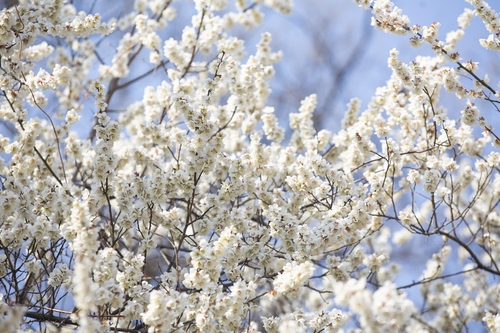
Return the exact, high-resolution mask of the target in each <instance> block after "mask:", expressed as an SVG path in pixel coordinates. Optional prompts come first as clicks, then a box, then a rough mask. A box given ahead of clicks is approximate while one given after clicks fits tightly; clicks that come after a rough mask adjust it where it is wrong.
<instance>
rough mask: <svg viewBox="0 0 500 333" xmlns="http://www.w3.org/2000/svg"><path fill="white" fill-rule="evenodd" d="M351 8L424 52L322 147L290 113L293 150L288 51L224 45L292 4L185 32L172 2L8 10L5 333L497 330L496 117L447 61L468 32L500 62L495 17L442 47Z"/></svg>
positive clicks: (432, 35) (199, 3) (198, 6)
mask: <svg viewBox="0 0 500 333" xmlns="http://www.w3.org/2000/svg"><path fill="white" fill-rule="evenodd" d="M354 2H355V3H356V4H358V5H359V6H361V7H362V8H365V9H371V11H372V14H373V18H372V24H373V25H374V26H375V27H377V28H379V29H382V30H383V31H385V32H388V33H394V34H397V35H403V34H404V35H413V36H412V37H411V40H410V41H411V44H412V45H414V46H419V45H426V44H427V45H428V46H430V48H431V49H432V50H434V55H433V56H428V57H417V58H416V59H415V60H414V61H412V62H410V63H404V62H402V61H401V60H400V59H399V58H398V57H399V52H398V51H397V50H395V49H393V50H391V51H390V53H389V58H388V66H389V68H390V69H391V70H392V75H391V77H390V78H389V79H388V81H387V83H386V85H385V86H383V87H380V88H378V89H377V90H376V92H375V94H374V96H373V98H372V99H371V100H370V102H369V103H368V105H367V106H366V107H365V108H364V109H363V108H362V102H361V101H360V100H359V99H357V98H353V99H352V100H351V101H350V102H349V104H348V105H347V106H346V110H345V113H344V117H343V119H342V121H341V125H342V128H341V130H340V131H338V132H336V133H333V132H331V131H329V130H326V129H322V130H317V129H316V127H315V124H314V121H313V115H314V112H315V109H316V106H317V96H316V95H315V94H311V95H309V96H304V98H303V101H302V102H301V105H298V106H297V112H294V113H291V114H290V115H289V119H288V127H289V128H290V129H291V136H290V137H287V136H286V129H285V128H286V127H287V126H283V124H282V120H281V119H280V118H279V117H278V116H277V114H275V111H276V109H277V108H278V107H279V106H275V107H272V106H270V105H269V102H268V97H269V95H270V94H271V87H270V79H271V78H272V77H273V76H274V74H275V68H274V65H275V64H276V63H277V62H278V61H279V60H280V59H281V58H282V56H283V54H282V53H281V52H279V51H276V50H273V48H272V35H271V34H270V33H268V32H264V33H262V34H261V35H260V40H259V41H258V43H257V45H256V47H255V52H253V54H247V53H246V48H245V41H244V40H242V39H240V38H238V37H237V36H236V34H234V30H232V28H233V27H236V26H241V27H244V28H246V29H252V28H254V27H256V26H258V25H259V24H260V23H261V22H262V20H263V19H264V15H263V10H264V8H265V7H269V8H270V9H272V10H275V11H277V12H279V13H281V14H288V13H290V12H291V11H292V9H293V2H292V1H290V0H265V1H255V2H250V1H245V0H238V1H235V3H234V5H232V4H230V3H229V2H228V1H223V0H196V1H194V3H192V2H188V3H185V4H183V5H187V6H190V8H191V10H192V13H193V15H192V17H190V18H189V20H187V21H186V22H183V21H182V20H181V19H182V15H184V14H183V12H181V11H179V10H178V7H176V6H177V5H178V3H176V2H174V1H170V0H150V1H147V0H136V1H135V2H134V7H133V9H131V10H130V12H124V13H121V14H120V15H119V17H117V18H111V19H109V20H108V22H102V20H103V19H102V18H101V16H100V15H99V14H86V13H84V12H82V11H77V9H76V7H75V6H74V5H73V4H72V3H67V2H65V1H63V0H47V1H44V2H42V1H31V2H28V1H20V3H21V4H19V5H17V6H14V7H12V8H9V9H3V10H2V11H1V12H0V32H1V33H0V56H1V57H0V60H1V63H0V75H1V78H0V89H1V92H2V94H1V96H0V118H1V119H2V121H3V122H4V123H5V124H8V127H9V128H12V130H13V132H14V134H13V135H8V134H3V133H2V134H0V153H2V155H1V157H0V180H1V188H0V207H1V208H0V212H1V214H0V217H1V218H2V220H1V224H0V278H1V281H2V283H1V284H0V294H1V297H0V298H1V301H0V309H1V311H2V317H0V324H1V325H0V327H5V330H6V331H8V332H10V331H12V332H16V331H18V330H31V331H33V332H35V331H48V332H57V331H58V330H59V329H60V328H63V329H64V330H65V331H68V332H69V331H78V332H96V331H99V332H108V331H110V332H111V331H129V332H146V331H147V332H174V331H185V332H285V331H293V332H309V331H311V332H400V331H401V332H402V331H404V332H428V331H430V332H448V331H453V330H455V331H459V330H464V329H465V328H466V327H477V326H474V325H483V326H484V327H485V328H487V329H489V330H490V331H491V332H497V331H498V330H500V319H499V316H498V314H497V313H498V311H500V309H499V307H500V306H499V304H500V300H499V299H498V298H499V296H498V295H500V293H499V288H500V285H499V284H498V283H497V282H496V281H497V280H496V279H495V278H496V277H497V276H500V270H499V268H498V267H499V265H500V247H499V246H498V244H499V242H500V234H499V232H498V230H499V227H500V213H499V212H498V204H499V200H498V198H499V196H500V175H499V167H500V154H499V153H498V152H497V151H496V149H497V148H498V147H499V142H500V139H499V137H498V135H497V134H496V132H495V128H494V127H493V126H492V125H491V124H493V123H494V118H495V112H496V109H495V105H496V104H497V103H498V102H499V101H497V100H495V99H494V98H495V97H494V96H495V93H496V92H495V91H491V90H492V88H491V87H490V86H489V79H488V77H487V76H483V78H480V77H479V76H478V75H479V73H480V68H479V67H478V64H477V63H476V62H474V61H472V60H471V61H469V62H467V63H461V62H460V59H459V56H458V55H454V54H453V53H451V52H454V51H455V50H456V49H457V48H458V47H459V44H458V41H459V40H460V39H461V38H462V36H463V35H464V34H465V31H466V28H467V26H468V25H469V23H470V20H471V19H472V18H473V16H474V15H477V16H479V17H480V18H481V19H482V20H483V22H484V23H485V25H486V26H487V28H488V31H489V32H490V33H491V34H492V35H490V37H489V40H490V39H491V40H490V42H491V43H493V44H492V45H493V46H491V45H490V44H488V48H489V49H491V50H498V48H497V47H495V46H494V43H496V39H495V38H497V37H498V36H497V35H496V34H497V33H498V23H497V21H498V16H497V14H496V13H495V12H494V11H493V10H491V9H490V7H489V6H488V5H487V4H486V3H485V2H484V1H468V2H469V3H470V4H471V5H472V6H473V9H468V10H465V11H464V13H463V14H462V15H461V16H460V17H459V19H458V29H457V30H455V31H452V32H449V33H448V34H447V35H446V39H445V40H444V41H441V40H440V36H439V34H440V32H439V27H440V25H439V23H433V24H431V25H429V26H424V27H423V28H420V26H410V20H409V18H408V17H407V16H406V15H404V14H403V13H402V10H401V9H400V8H397V7H395V6H394V4H393V3H392V2H390V1H387V0H378V1H360V0H355V1H354ZM179 8H181V7H179ZM117 16H118V14H117ZM178 22H182V23H183V24H184V23H185V26H184V28H183V29H182V30H180V31H179V33H178V34H169V33H165V31H167V30H166V29H167V28H168V27H169V26H172V25H174V24H176V23H177V25H179V24H180V23H178ZM495 29H496V30H495ZM492 36H493V37H492ZM101 38H103V39H102V40H103V41H107V40H110V41H112V43H110V45H111V44H112V45H114V47H113V48H112V50H111V51H110V49H109V47H108V48H105V49H104V50H105V53H106V55H103V53H102V52H103V46H102V43H101ZM488 43H489V42H488ZM478 45H483V46H484V45H485V41H484V40H481V41H480V42H478ZM457 64H458V65H459V66H458V68H457ZM141 71H142V74H137V73H138V72H141ZM153 74H154V76H150V75H153ZM467 75H468V76H469V77H472V79H473V82H474V83H473V84H472V85H467V84H464V83H463V81H464V79H463V77H464V76H467ZM146 77H154V78H155V79H151V80H144V81H141V80H142V79H144V78H146ZM158 77H159V78H160V80H156V79H157V78H158ZM127 87H133V89H132V90H133V93H132V92H131V90H127ZM125 91H128V93H130V95H132V96H128V97H131V98H135V100H134V102H131V103H129V104H127V105H126V106H125V107H123V106H120V103H119V101H117V99H118V98H119V96H120V95H119V94H121V93H124V92H125ZM445 95H448V96H451V97H453V98H458V99H459V102H460V103H462V105H463V107H462V108H461V111H460V109H459V110H458V112H454V111H453V110H448V109H447V108H446V107H445V106H444V105H443V103H442V99H443V97H442V96H445ZM485 100H486V101H487V102H490V104H486V105H487V106H486V107H484V103H481V102H484V101H485ZM488 106H489V108H488ZM89 114H91V115H92V118H89V117H86V116H88V115H89ZM89 119H90V120H89ZM82 128H83V130H82ZM86 130H88V132H89V133H85V134H83V135H82V132H83V131H86ZM419 242H420V243H419ZM422 244H425V246H422ZM408 246H413V247H412V250H411V251H410V252H411V253H410V254H408ZM424 247H425V249H424ZM405 253H406V254H405ZM403 255H405V256H406V257H403V258H404V259H403V260H401V258H402V256H403ZM422 258H424V259H425V260H423V261H422ZM417 259H419V260H420V261H422V262H423V263H424V265H423V266H422V267H423V268H422V269H421V270H420V271H418V273H416V275H414V276H412V279H411V280H409V281H406V282H401V281H405V273H406V272H405V270H408V265H407V262H413V260H417ZM405 261H406V262H405ZM455 277H458V278H456V279H455ZM410 291H411V292H410Z"/></svg>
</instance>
